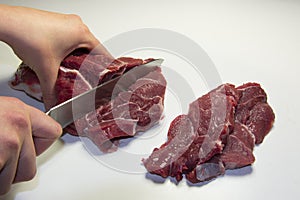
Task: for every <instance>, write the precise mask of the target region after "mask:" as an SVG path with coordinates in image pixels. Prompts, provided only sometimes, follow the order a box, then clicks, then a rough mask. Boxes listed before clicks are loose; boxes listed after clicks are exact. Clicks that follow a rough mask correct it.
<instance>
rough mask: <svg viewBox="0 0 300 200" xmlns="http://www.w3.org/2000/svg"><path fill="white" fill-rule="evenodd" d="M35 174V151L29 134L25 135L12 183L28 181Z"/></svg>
mask: <svg viewBox="0 0 300 200" xmlns="http://www.w3.org/2000/svg"><path fill="white" fill-rule="evenodd" d="M35 174H36V153H35V149H34V144H33V139H32V136H31V134H28V135H26V136H25V139H24V143H23V146H22V148H21V152H20V155H19V160H18V166H17V170H16V176H15V178H14V181H13V183H18V182H21V181H29V180H31V179H33V177H34V176H35Z"/></svg>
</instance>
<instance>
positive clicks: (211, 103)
mask: <svg viewBox="0 0 300 200" xmlns="http://www.w3.org/2000/svg"><path fill="white" fill-rule="evenodd" d="M188 119H189V120H190V121H191V122H192V124H193V130H194V132H187V133H189V134H191V135H195V137H194V140H193V142H192V143H191V144H190V145H189V146H188V149H187V150H186V152H185V153H184V154H182V156H180V157H178V159H177V160H173V161H172V164H169V166H168V167H167V168H165V169H164V170H162V169H156V172H157V171H159V172H161V170H162V171H163V172H164V173H163V174H161V173H156V172H153V171H152V170H151V168H149V166H148V165H147V164H148V163H149V162H152V161H151V160H152V159H153V158H155V159H157V160H163V159H164V158H165V155H168V153H170V154H174V152H175V151H176V149H174V148H168V143H169V141H170V140H171V139H172V138H174V137H175V136H176V134H174V133H177V132H173V131H172V130H173V129H174V123H175V122H176V121H177V120H178V119H177V118H176V119H175V120H174V121H175V122H174V121H173V122H172V123H171V125H170V128H169V131H168V141H167V142H166V143H165V144H164V145H163V146H162V147H163V149H164V153H163V154H156V156H155V157H152V155H153V154H154V152H159V151H160V150H161V148H162V147H160V148H156V149H155V150H154V151H153V153H152V154H151V155H150V156H149V158H147V159H145V160H146V161H147V162H145V161H144V165H145V167H146V169H147V170H148V171H149V172H150V173H154V174H157V175H161V176H162V177H167V176H171V177H176V179H177V181H180V180H181V179H182V177H183V174H185V177H186V179H187V180H188V181H189V182H191V183H198V182H203V181H208V180H211V179H213V178H215V177H217V176H220V175H223V174H224V173H225V170H226V169H236V168H241V167H245V166H248V165H251V164H252V163H253V162H254V161H255V157H254V155H253V148H254V146H255V143H256V144H259V143H261V142H262V141H263V139H264V137H265V136H266V135H267V134H268V132H269V131H270V130H271V128H272V126H273V123H274V119H275V115H274V113H273V110H272V108H271V107H270V106H269V105H268V103H267V96H266V93H265V91H264V90H263V89H262V88H261V86H260V85H259V84H258V83H247V84H244V85H242V86H239V87H237V88H235V87H234V86H233V85H231V84H223V85H221V86H219V87H218V88H216V89H214V90H212V91H210V92H209V93H208V94H206V95H203V96H202V97H200V98H199V99H197V100H196V101H194V102H192V103H191V104H190V108H189V112H188V115H187V117H185V120H188ZM182 125H186V124H182ZM185 129H187V127H181V130H185ZM186 137H187V136H186ZM168 151H169V152H168Z"/></svg>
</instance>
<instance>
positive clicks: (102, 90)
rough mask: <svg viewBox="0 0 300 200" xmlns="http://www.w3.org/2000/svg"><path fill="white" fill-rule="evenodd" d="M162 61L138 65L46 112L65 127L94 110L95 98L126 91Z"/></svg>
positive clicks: (156, 60)
mask: <svg viewBox="0 0 300 200" xmlns="http://www.w3.org/2000/svg"><path fill="white" fill-rule="evenodd" d="M162 62H163V59H155V60H153V61H150V62H148V63H146V64H143V65H140V66H136V67H134V68H133V69H130V70H129V71H127V72H126V73H124V74H123V75H121V76H118V77H115V78H113V79H111V80H109V81H107V82H105V83H103V84H100V85H98V86H96V87H94V88H93V89H91V90H89V91H86V92H84V93H82V94H80V95H78V96H75V97H73V98H71V99H69V100H67V101H65V102H63V103H61V104H59V105H56V106H54V107H52V108H51V109H50V110H49V111H48V112H46V114H47V115H49V116H50V117H52V118H53V119H54V120H56V121H57V122H58V123H59V124H60V125H61V126H62V128H65V127H67V126H68V125H69V124H71V123H72V122H74V121H75V120H77V119H79V118H81V117H83V116H85V114H87V113H89V112H91V111H94V110H95V108H96V106H99V105H98V104H99V103H98V102H96V101H95V98H97V99H101V98H113V97H112V95H114V96H116V95H117V94H118V93H120V92H122V91H125V90H126V89H128V87H129V86H130V85H132V84H133V83H134V82H135V81H136V80H138V79H139V78H141V77H143V76H145V75H147V74H148V73H150V72H152V71H154V70H155V69H156V68H157V67H158V66H160V65H161V63H162ZM120 79H121V80H120ZM116 86H117V87H116Z"/></svg>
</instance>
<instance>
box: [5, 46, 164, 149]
mask: <svg viewBox="0 0 300 200" xmlns="http://www.w3.org/2000/svg"><path fill="white" fill-rule="evenodd" d="M152 60H153V59H152V58H149V59H146V60H142V59H136V58H130V57H121V58H118V59H116V60H113V61H111V60H110V59H108V58H106V57H105V56H103V55H89V54H88V52H87V51H85V50H76V51H74V52H73V53H72V54H71V55H69V56H68V57H66V58H65V59H64V60H63V61H62V63H61V66H60V68H59V72H58V78H57V81H56V85H55V89H56V99H57V104H59V103H62V102H64V101H66V100H68V99H70V98H72V97H74V96H77V95H78V94H81V93H83V92H85V91H88V90H90V89H91V88H93V87H95V86H97V85H98V84H102V83H104V82H106V81H109V80H111V79H112V78H114V77H118V76H120V75H122V74H124V73H126V72H127V71H129V70H131V69H132V68H134V67H137V66H138V65H141V64H145V63H148V62H150V61H152ZM10 85H11V87H12V88H14V89H17V90H22V91H24V92H25V93H26V94H28V95H30V96H32V97H34V98H36V99H38V100H40V101H42V93H41V88H40V83H39V80H38V78H37V76H36V74H35V73H34V71H33V70H31V69H30V68H29V67H28V66H26V65H25V64H21V65H20V67H19V68H18V70H17V72H16V73H15V75H14V77H13V78H12V80H11V81H10ZM165 89H166V80H165V78H164V76H163V75H162V73H161V69H160V68H159V67H157V69H156V70H155V71H153V72H150V73H149V74H147V75H145V76H144V77H142V78H140V79H138V80H137V81H136V82H135V83H133V84H132V85H131V86H129V88H128V90H127V91H123V92H121V93H120V94H118V95H117V96H116V97H115V96H113V97H112V95H111V94H112V91H106V93H107V94H105V95H101V97H99V98H98V99H96V100H95V104H96V105H97V107H96V110H95V111H94V112H91V113H88V114H87V115H86V116H85V117H83V118H82V119H79V120H77V121H76V122H75V124H74V123H73V124H71V125H69V126H68V127H66V128H65V129H64V131H65V132H67V133H70V134H72V135H76V136H78V135H80V136H85V137H88V138H90V139H91V140H92V141H93V142H94V143H95V144H96V145H97V146H98V147H99V149H100V150H102V151H104V152H112V151H115V150H116V149H117V144H118V140H119V139H120V138H123V137H132V136H134V135H135V134H136V133H137V132H139V131H146V130H148V129H149V128H150V127H152V126H153V125H155V124H156V123H158V122H159V121H160V119H161V117H162V115H163V109H164V95H165ZM112 90H113V88H112ZM103 93H104V92H103Z"/></svg>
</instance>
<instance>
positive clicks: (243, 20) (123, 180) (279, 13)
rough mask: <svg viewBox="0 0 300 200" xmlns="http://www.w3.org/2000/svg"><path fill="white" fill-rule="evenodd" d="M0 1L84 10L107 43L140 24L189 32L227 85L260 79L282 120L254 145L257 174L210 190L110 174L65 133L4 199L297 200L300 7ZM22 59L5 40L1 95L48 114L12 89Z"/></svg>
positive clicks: (235, 176)
mask: <svg viewBox="0 0 300 200" xmlns="http://www.w3.org/2000/svg"><path fill="white" fill-rule="evenodd" d="M1 3H6V4H13V5H24V6H29V7H35V8H40V9H45V10H49V11H56V12H63V13H75V14H78V15H80V16H81V17H82V19H83V21H84V22H85V23H86V24H87V25H88V26H89V28H90V29H91V31H92V32H93V33H94V34H95V35H96V36H97V37H98V38H99V39H100V40H101V41H106V40H108V39H110V38H112V37H113V36H115V35H117V34H120V33H123V32H126V31H131V30H134V29H138V28H163V29H169V30H172V31H176V32H178V33H181V34H184V35H185V36H187V37H189V38H190V39H192V40H194V41H195V42H196V43H198V44H199V45H200V46H201V47H202V48H203V49H204V50H205V51H206V52H207V54H208V55H209V57H210V58H211V59H212V60H213V62H214V63H215V66H216V68H217V70H218V72H219V74H220V76H221V78H222V81H223V82H231V83H234V84H236V85H239V84H242V83H243V82H248V81H256V82H259V83H261V84H262V86H263V88H264V89H265V90H266V91H267V94H268V97H269V103H270V104H271V106H272V107H273V108H274V111H275V114H276V121H275V125H274V128H273V129H272V131H271V133H270V135H268V136H267V138H266V139H265V141H264V143H263V144H262V145H260V146H259V147H256V148H255V151H254V153H255V156H256V162H255V163H254V165H253V166H252V168H246V169H244V171H243V170H242V171H237V172H230V173H227V174H226V175H225V176H223V177H219V178H218V179H216V180H214V181H211V182H209V183H208V184H204V185H201V186H194V187H191V186H188V185H187V184H186V182H185V181H182V182H181V183H180V184H179V185H176V184H174V183H172V182H171V181H170V179H167V180H166V181H165V182H164V183H154V182H153V181H152V180H151V179H147V178H146V177H145V174H127V173H122V172H119V171H116V170H113V169H111V168H109V167H106V166H104V165H102V164H101V163H99V162H97V161H96V160H95V159H93V157H91V156H90V154H89V153H88V152H87V151H86V150H85V149H84V147H83V145H82V143H81V142H80V140H79V139H78V138H75V137H71V136H68V135H66V136H64V137H63V139H61V140H59V141H58V142H56V143H55V144H54V145H53V146H52V148H50V149H49V150H48V151H47V152H46V153H45V154H43V155H42V156H40V157H39V158H38V159H37V166H38V173H37V176H36V177H35V178H34V179H33V180H32V181H30V182H26V183H21V184H17V185H14V186H13V187H12V189H11V191H10V192H9V193H8V194H7V195H5V196H3V197H0V199H1V200H3V199H19V200H25V199H31V200H35V199H131V200H134V199H158V198H159V199H217V198H219V199H232V200H235V199H236V200H238V199H244V200H246V199H274V200H277V199H278V200H279V199H291V200H294V199H300V192H299V187H300V174H299V169H300V162H299V152H300V145H299V140H300V136H299V128H298V126H297V124H298V114H299V111H300V109H299V107H300V106H299V98H300V92H299V91H300V90H299V88H298V87H299V86H300V80H299V74H300V69H299V66H300V2H299V1H297V0H286V1H283V0H273V1H267V0H266V1H188V0H187V1H176V0H173V1H159V0H152V1H143V0H127V1H117V0H108V1H96V0H94V1H72V0H64V1H61V0H52V1H37V0H36V1H34V0H27V1H12V0H6V1H1ZM19 62H20V61H19V60H18V59H17V58H16V57H15V56H14V54H13V52H12V51H11V49H10V48H9V47H8V46H6V45H5V44H4V43H0V66H1V67H0V84H1V89H0V95H9V96H16V97H19V98H21V99H23V100H24V101H25V102H27V103H29V104H31V105H34V106H36V107H39V108H42V105H41V104H39V103H37V102H36V101H33V100H31V99H30V98H28V97H27V96H25V95H23V94H22V93H20V92H16V91H12V90H11V89H10V88H8V86H7V85H6V82H7V80H8V79H9V77H10V76H11V75H12V74H13V72H14V71H15V69H16V67H17V66H18V64H19ZM199 95H200V94H199ZM241 174H244V175H241ZM0 187H1V186H0Z"/></svg>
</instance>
